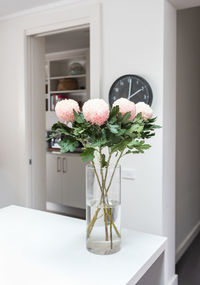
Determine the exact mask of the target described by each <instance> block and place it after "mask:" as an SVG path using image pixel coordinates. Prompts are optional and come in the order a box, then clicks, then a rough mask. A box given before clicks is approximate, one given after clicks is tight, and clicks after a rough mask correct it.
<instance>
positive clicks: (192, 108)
mask: <svg viewBox="0 0 200 285" xmlns="http://www.w3.org/2000/svg"><path fill="white" fill-rule="evenodd" d="M199 78H200V7H195V8H189V9H183V10H178V11H177V96H176V261H178V260H179V259H180V258H181V257H182V255H183V254H184V253H185V251H186V250H187V248H188V247H189V245H190V244H191V243H192V241H193V240H194V238H195V237H196V236H197V234H198V232H199V231H200V175H199V169H200V166H199V158H200V148H199V146H200V128H199V126H200V116H199V106H200V79H199Z"/></svg>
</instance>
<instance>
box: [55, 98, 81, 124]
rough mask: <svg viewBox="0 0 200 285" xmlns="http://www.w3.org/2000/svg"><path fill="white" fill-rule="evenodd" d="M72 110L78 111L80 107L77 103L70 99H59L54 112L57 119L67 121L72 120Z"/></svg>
mask: <svg viewBox="0 0 200 285" xmlns="http://www.w3.org/2000/svg"><path fill="white" fill-rule="evenodd" d="M73 110H75V111H76V112H77V113H78V112H79V111H80V108H79V105H78V103H77V102H76V101H74V100H72V99H65V100H62V101H59V102H58V103H57V104H56V107H55V112H56V115H57V117H58V119H59V120H61V121H65V122H67V123H69V122H73V121H74V112H73Z"/></svg>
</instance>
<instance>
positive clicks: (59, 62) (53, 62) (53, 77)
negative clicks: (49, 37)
mask: <svg viewBox="0 0 200 285" xmlns="http://www.w3.org/2000/svg"><path fill="white" fill-rule="evenodd" d="M45 58H46V63H45V70H46V80H45V81H46V83H45V84H46V86H47V88H46V90H48V94H45V98H46V100H47V101H48V108H46V110H49V111H54V108H55V104H56V102H57V100H62V99H64V98H62V99H61V98H59V96H58V98H56V99H55V98H54V100H52V98H51V97H52V96H55V95H59V94H66V98H70V99H74V100H76V101H77V102H78V103H79V104H81V105H83V103H84V102H85V101H87V100H88V99H89V98H90V71H89V49H88V48H86V49H78V50H71V51H66V52H57V53H50V54H46V56H45ZM75 62H78V63H80V64H81V65H82V66H83V69H84V73H82V74H77V75H71V74H70V66H71V64H72V63H75ZM68 78H69V79H71V78H73V79H76V80H77V84H78V87H79V89H76V90H62V91H58V90H57V86H58V83H59V80H60V79H68ZM63 97H64V96H63ZM55 101H56V102H55ZM52 102H53V104H54V106H52Z"/></svg>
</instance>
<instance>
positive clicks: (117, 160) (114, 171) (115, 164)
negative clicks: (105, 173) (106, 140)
mask: <svg viewBox="0 0 200 285" xmlns="http://www.w3.org/2000/svg"><path fill="white" fill-rule="evenodd" d="M123 151H124V150H122V151H121V153H120V155H119V157H118V159H117V161H116V164H115V167H114V170H113V173H112V175H111V178H110V182H109V184H108V188H107V189H106V193H108V190H109V189H110V186H111V184H112V180H113V177H114V174H115V171H116V168H117V165H118V163H119V161H120V159H121V157H122V155H123Z"/></svg>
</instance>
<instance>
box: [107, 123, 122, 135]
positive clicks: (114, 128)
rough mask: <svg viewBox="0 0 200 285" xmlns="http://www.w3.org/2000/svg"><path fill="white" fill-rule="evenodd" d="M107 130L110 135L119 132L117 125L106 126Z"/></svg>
mask: <svg viewBox="0 0 200 285" xmlns="http://www.w3.org/2000/svg"><path fill="white" fill-rule="evenodd" d="M108 128H109V130H110V131H111V133H113V134H117V133H118V130H119V125H111V124H108Z"/></svg>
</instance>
